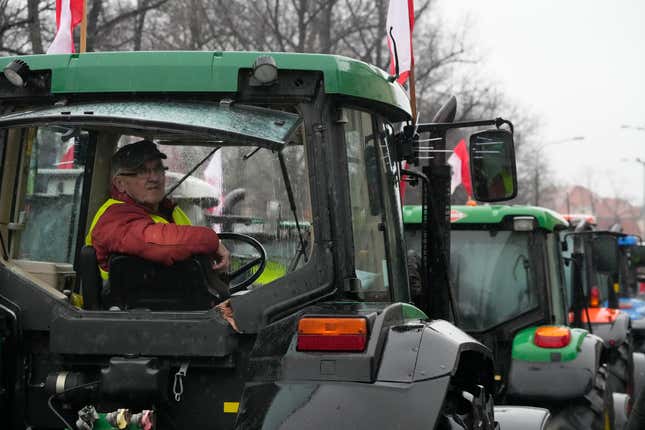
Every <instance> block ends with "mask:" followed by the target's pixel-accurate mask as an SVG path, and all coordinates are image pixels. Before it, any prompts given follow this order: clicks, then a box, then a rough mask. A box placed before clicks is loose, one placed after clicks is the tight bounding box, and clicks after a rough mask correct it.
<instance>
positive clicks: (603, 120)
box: [438, 0, 645, 205]
mask: <svg viewBox="0 0 645 430" xmlns="http://www.w3.org/2000/svg"><path fill="white" fill-rule="evenodd" d="M438 6H439V8H438V13H440V14H441V16H442V17H445V20H446V22H447V23H448V24H449V25H450V26H458V25H459V24H463V23H464V22H465V20H468V22H470V24H471V30H470V32H469V35H470V38H471V42H472V44H473V45H475V47H476V48H477V55H478V56H479V57H480V58H482V59H483V64H480V65H479V66H478V67H479V68H481V70H480V71H481V73H482V74H483V75H484V76H486V78H487V79H491V80H493V81H494V82H497V83H498V84H499V85H500V87H501V88H502V89H503V90H504V92H505V93H506V94H507V95H508V96H509V97H511V99H512V100H514V101H515V102H517V103H518V104H520V105H522V106H524V107H526V109H528V110H530V111H531V112H533V113H535V114H536V115H538V117H539V118H540V121H541V125H542V127H541V128H540V136H537V137H538V138H539V139H541V140H542V141H543V142H545V143H548V142H558V141H562V140H566V139H567V138H570V137H572V136H585V140H584V141H579V142H574V143H564V144H553V145H547V146H546V147H545V148H544V153H545V155H546V156H547V157H548V159H549V161H550V162H551V166H552V167H553V170H554V171H555V172H556V175H557V179H558V181H559V182H560V183H562V184H572V183H580V184H581V185H585V186H588V185H591V186H592V189H594V191H596V192H598V193H600V194H601V195H605V196H611V197H614V196H616V197H622V198H628V199H629V200H630V201H632V202H633V203H635V204H636V205H640V204H642V202H643V181H644V179H643V174H644V170H645V167H644V166H642V165H640V164H638V163H636V162H634V161H633V160H634V159H635V158H636V157H640V158H641V159H642V160H645V1H643V0H612V1H607V0H605V1H601V0H559V1H558V0H539V1H538V0H536V1H520V0H438ZM511 120H512V119H511ZM623 124H628V125H632V126H640V127H643V128H644V130H642V131H636V130H630V129H623V128H621V125H623ZM515 126H516V127H517V128H521V127H522V124H518V123H516V124H515ZM621 160H626V161H621Z"/></svg>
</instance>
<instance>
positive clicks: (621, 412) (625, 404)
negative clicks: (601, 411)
mask: <svg viewBox="0 0 645 430" xmlns="http://www.w3.org/2000/svg"><path fill="white" fill-rule="evenodd" d="M612 396H613V398H614V428H617V429H623V428H625V425H627V420H628V419H629V412H628V411H629V403H630V401H631V399H630V397H629V394H625V393H612Z"/></svg>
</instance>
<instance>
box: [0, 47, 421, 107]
mask: <svg viewBox="0 0 645 430" xmlns="http://www.w3.org/2000/svg"><path fill="white" fill-rule="evenodd" d="M260 55H271V56H272V57H273V58H274V59H275V61H276V64H277V66H278V70H279V69H291V70H311V71H321V72H323V74H324V80H325V91H326V92H327V93H328V94H343V95H348V96H353V97H360V98H363V99H368V100H373V101H376V102H381V103H385V104H388V105H392V106H395V107H397V108H398V109H400V110H402V111H404V112H405V114H407V116H408V117H410V116H411V109H410V102H409V99H408V97H407V95H406V94H405V92H404V90H403V88H402V87H401V86H400V85H399V84H398V83H390V82H389V81H388V79H387V77H388V76H387V74H386V73H385V72H384V71H383V70H381V69H379V68H378V67H375V66H372V65H369V64H367V63H364V62H362V61H357V60H353V59H350V58H347V57H342V56H338V55H323V54H296V53H271V52H207V51H197V52H190V51H172V52H97V53H94V52H93V53H85V54H71V55H27V56H20V57H4V58H0V68H3V67H5V66H6V65H7V64H8V63H9V62H10V61H11V60H13V59H15V58H20V59H21V60H23V61H25V62H26V63H27V64H28V65H29V67H30V68H31V69H32V70H43V69H49V70H51V71H52V83H51V91H52V93H55V94H66V93H110V92H114V93H123V92H200V93H204V92H235V91H237V89H238V88H237V80H238V71H239V69H242V68H250V67H251V66H252V64H253V62H254V61H255V59H256V58H257V57H258V56H260ZM278 76H279V72H278Z"/></svg>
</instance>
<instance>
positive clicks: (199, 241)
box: [90, 188, 219, 270]
mask: <svg viewBox="0 0 645 430" xmlns="http://www.w3.org/2000/svg"><path fill="white" fill-rule="evenodd" d="M111 197H112V198H113V199H115V200H120V201H122V202H123V203H121V204H113V205H111V206H109V207H108V208H107V210H106V211H105V212H104V213H103V214H102V215H100V217H99V218H98V220H97V221H96V223H95V225H94V228H93V229H92V230H91V232H90V234H91V239H92V240H91V242H92V246H93V247H94V249H95V250H96V257H97V260H98V263H99V266H100V267H101V269H103V270H107V269H108V258H109V257H110V255H111V254H116V253H119V254H130V255H136V256H139V257H141V258H144V259H146V260H150V261H154V262H157V263H162V264H164V265H166V266H170V265H172V264H173V263H175V262H176V261H181V260H185V259H187V258H189V257H190V256H191V255H194V254H209V255H210V254H214V253H215V251H217V248H218V247H219V237H218V236H217V233H215V232H214V231H213V230H212V229H210V228H208V227H198V226H191V225H177V224H175V223H174V222H173V220H172V211H173V209H174V207H175V205H174V204H173V203H172V202H170V201H169V200H164V201H162V202H161V204H160V209H159V213H156V214H152V213H150V212H149V211H148V210H147V209H146V208H145V207H143V206H140V205H139V204H137V203H135V202H134V201H133V200H132V199H131V198H130V197H128V196H127V195H126V194H124V193H119V192H118V191H117V190H116V189H115V188H112V191H111ZM151 215H158V216H159V215H160V216H162V217H163V218H164V219H165V220H167V221H168V224H164V223H156V222H155V221H154V220H153V219H152V217H151Z"/></svg>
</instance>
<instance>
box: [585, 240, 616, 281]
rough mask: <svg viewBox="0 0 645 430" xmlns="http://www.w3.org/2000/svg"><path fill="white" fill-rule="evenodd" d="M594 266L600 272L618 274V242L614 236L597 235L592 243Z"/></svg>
mask: <svg viewBox="0 0 645 430" xmlns="http://www.w3.org/2000/svg"><path fill="white" fill-rule="evenodd" d="M591 252H592V257H593V264H594V266H595V268H596V270H597V271H598V272H601V273H616V272H618V242H617V241H616V237H615V236H613V235H609V234H605V235H597V236H595V237H594V238H593V241H592V243H591Z"/></svg>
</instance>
